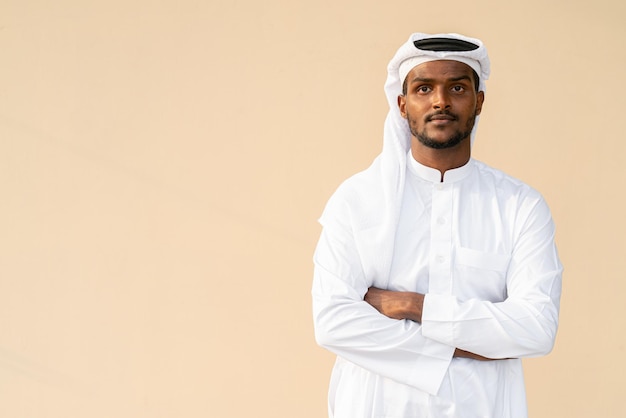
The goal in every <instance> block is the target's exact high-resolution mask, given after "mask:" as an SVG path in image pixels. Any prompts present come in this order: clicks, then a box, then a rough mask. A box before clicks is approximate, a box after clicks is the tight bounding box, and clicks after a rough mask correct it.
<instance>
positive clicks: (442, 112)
mask: <svg viewBox="0 0 626 418" xmlns="http://www.w3.org/2000/svg"><path fill="white" fill-rule="evenodd" d="M441 116H444V117H445V118H447V119H452V120H457V119H458V118H459V117H458V116H457V115H456V114H455V113H452V112H450V111H449V110H438V111H436V112H433V113H430V114H428V115H426V116H425V117H424V120H425V121H426V122H430V121H431V120H433V119H436V118H438V117H441Z"/></svg>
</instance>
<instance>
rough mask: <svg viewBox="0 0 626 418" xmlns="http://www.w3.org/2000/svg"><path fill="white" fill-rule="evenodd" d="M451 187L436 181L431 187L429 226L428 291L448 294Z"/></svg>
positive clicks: (450, 290) (450, 243) (449, 289)
mask: <svg viewBox="0 0 626 418" xmlns="http://www.w3.org/2000/svg"><path fill="white" fill-rule="evenodd" d="M452 207H453V187H452V185H449V184H445V183H438V184H437V185H435V187H433V196H432V212H431V222H430V223H431V228H430V260H431V261H430V266H429V273H430V277H429V291H430V292H432V293H437V294H450V293H451V292H452V283H451V269H452V266H451V261H452V260H451V249H452V223H451V222H450V221H449V220H450V219H451V218H452Z"/></svg>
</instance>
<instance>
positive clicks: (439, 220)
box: [437, 218, 446, 225]
mask: <svg viewBox="0 0 626 418" xmlns="http://www.w3.org/2000/svg"><path fill="white" fill-rule="evenodd" d="M437 223H438V224H439V225H443V224H445V223H446V219H445V218H439V219H437Z"/></svg>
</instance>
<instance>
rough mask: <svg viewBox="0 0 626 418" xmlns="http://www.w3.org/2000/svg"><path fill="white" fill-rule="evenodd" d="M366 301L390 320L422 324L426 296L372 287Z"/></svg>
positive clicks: (366, 295)
mask: <svg viewBox="0 0 626 418" xmlns="http://www.w3.org/2000/svg"><path fill="white" fill-rule="evenodd" d="M364 300H365V302H367V303H369V304H370V305H372V306H373V307H374V308H376V310H378V312H380V313H381V314H383V315H385V316H388V317H389V318H393V319H410V320H411V321H415V322H422V307H423V306H424V295H423V294H421V293H415V292H397V291H393V290H383V289H379V288H377V287H370V288H369V289H368V291H367V293H366V294H365V298H364Z"/></svg>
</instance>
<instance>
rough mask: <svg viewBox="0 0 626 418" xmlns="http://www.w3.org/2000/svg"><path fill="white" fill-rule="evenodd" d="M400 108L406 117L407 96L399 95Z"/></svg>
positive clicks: (402, 114) (401, 113)
mask: <svg viewBox="0 0 626 418" xmlns="http://www.w3.org/2000/svg"><path fill="white" fill-rule="evenodd" d="M398 109H400V115H401V116H402V117H403V118H404V119H406V96H404V95H402V94H401V95H399V96H398Z"/></svg>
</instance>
